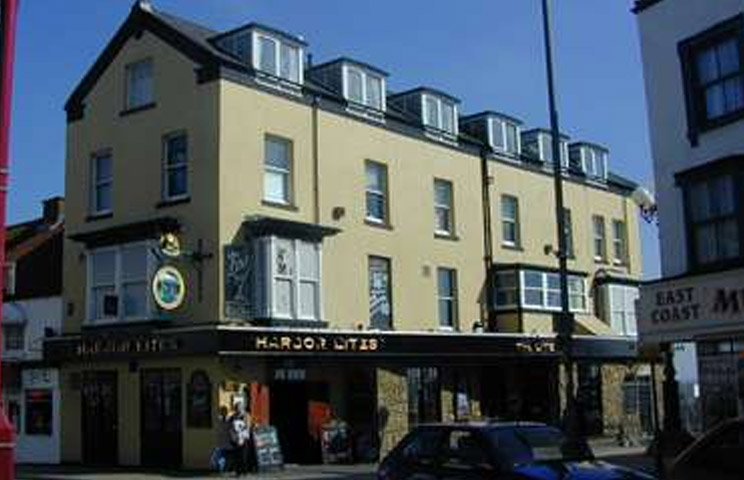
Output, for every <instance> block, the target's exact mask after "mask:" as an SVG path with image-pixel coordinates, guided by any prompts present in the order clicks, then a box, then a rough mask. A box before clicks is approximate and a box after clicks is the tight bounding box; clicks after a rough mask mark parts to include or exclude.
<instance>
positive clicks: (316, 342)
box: [252, 335, 382, 352]
mask: <svg viewBox="0 0 744 480" xmlns="http://www.w3.org/2000/svg"><path fill="white" fill-rule="evenodd" d="M252 342H253V347H254V349H255V350H259V351H290V352H376V351H379V350H380V348H381V346H382V340H381V339H379V338H375V337H364V336H348V335H339V336H336V335H259V336H256V337H255V338H254V339H253V340H252Z"/></svg>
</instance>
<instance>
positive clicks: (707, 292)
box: [638, 271, 744, 342]
mask: <svg viewBox="0 0 744 480" xmlns="http://www.w3.org/2000/svg"><path fill="white" fill-rule="evenodd" d="M743 284H744V272H741V271H735V272H733V273H730V272H729V273H723V274H721V273H719V274H713V275H705V276H695V277H687V278H683V279H680V280H673V281H669V282H659V283H654V284H650V285H646V286H643V287H642V288H641V298H640V300H639V308H638V313H639V314H638V334H639V336H640V337H641V340H642V341H658V342H677V341H687V340H692V339H694V338H695V337H696V336H697V335H700V334H704V333H721V332H728V331H731V330H742V329H744V288H742V285H743Z"/></svg>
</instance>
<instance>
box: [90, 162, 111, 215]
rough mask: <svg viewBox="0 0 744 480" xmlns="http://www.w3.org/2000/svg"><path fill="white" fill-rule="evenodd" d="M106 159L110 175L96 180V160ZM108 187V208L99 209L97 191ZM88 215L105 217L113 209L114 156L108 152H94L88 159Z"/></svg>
mask: <svg viewBox="0 0 744 480" xmlns="http://www.w3.org/2000/svg"><path fill="white" fill-rule="evenodd" d="M102 158H108V159H109V162H110V163H111V168H110V170H111V175H110V176H109V177H108V178H105V179H103V180H99V179H98V160H100V159H102ZM105 187H108V188H109V189H110V193H109V198H110V203H111V205H109V207H108V208H101V207H100V206H99V205H98V190H99V189H100V188H105ZM89 202H90V213H91V214H92V215H105V214H108V213H111V212H112V211H113V209H114V207H113V205H114V156H113V154H112V153H111V151H110V150H101V151H99V152H95V153H93V154H92V155H91V157H90V201H89Z"/></svg>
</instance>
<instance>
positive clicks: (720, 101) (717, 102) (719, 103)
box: [705, 83, 726, 118]
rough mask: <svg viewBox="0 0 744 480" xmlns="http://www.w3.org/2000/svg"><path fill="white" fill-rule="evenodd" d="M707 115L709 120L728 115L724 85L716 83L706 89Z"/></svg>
mask: <svg viewBox="0 0 744 480" xmlns="http://www.w3.org/2000/svg"><path fill="white" fill-rule="evenodd" d="M705 113H706V115H707V117H708V118H716V117H720V116H721V115H723V114H724V113H726V97H725V96H724V91H723V84H721V83H716V84H714V85H711V86H710V87H708V88H706V89H705Z"/></svg>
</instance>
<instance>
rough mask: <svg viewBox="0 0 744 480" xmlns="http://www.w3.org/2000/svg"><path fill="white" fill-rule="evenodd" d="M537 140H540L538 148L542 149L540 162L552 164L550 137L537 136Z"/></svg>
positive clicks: (544, 135)
mask: <svg viewBox="0 0 744 480" xmlns="http://www.w3.org/2000/svg"><path fill="white" fill-rule="evenodd" d="M539 139H540V148H541V149H542V160H543V161H544V162H548V163H552V162H553V143H552V142H551V140H550V135H547V134H541V135H540V136H539Z"/></svg>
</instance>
